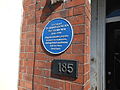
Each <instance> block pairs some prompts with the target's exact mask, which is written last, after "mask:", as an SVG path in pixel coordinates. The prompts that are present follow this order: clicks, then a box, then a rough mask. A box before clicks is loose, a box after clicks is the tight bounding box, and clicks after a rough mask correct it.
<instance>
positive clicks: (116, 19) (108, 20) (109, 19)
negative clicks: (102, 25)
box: [106, 16, 120, 23]
mask: <svg viewBox="0 0 120 90" xmlns="http://www.w3.org/2000/svg"><path fill="white" fill-rule="evenodd" d="M118 21H120V16H117V17H111V18H106V23H111V22H118Z"/></svg>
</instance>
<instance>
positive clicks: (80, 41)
mask: <svg viewBox="0 0 120 90" xmlns="http://www.w3.org/2000/svg"><path fill="white" fill-rule="evenodd" d="M84 40H85V35H84V34H80V35H74V38H73V43H78V44H84V42H85V41H84Z"/></svg>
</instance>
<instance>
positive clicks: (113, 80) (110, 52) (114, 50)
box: [106, 22, 120, 90]
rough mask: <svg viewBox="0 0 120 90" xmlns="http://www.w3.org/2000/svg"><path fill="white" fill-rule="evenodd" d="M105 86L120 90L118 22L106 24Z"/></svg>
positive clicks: (119, 31) (119, 34) (119, 37)
mask: <svg viewBox="0 0 120 90" xmlns="http://www.w3.org/2000/svg"><path fill="white" fill-rule="evenodd" d="M106 88H107V90H120V22H113V23H108V24H106Z"/></svg>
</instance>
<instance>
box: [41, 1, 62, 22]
mask: <svg viewBox="0 0 120 90" xmlns="http://www.w3.org/2000/svg"><path fill="white" fill-rule="evenodd" d="M61 4H62V2H57V3H55V4H51V0H46V4H45V6H44V8H43V10H42V15H41V17H40V22H44V21H46V19H47V18H48V17H49V16H50V15H51V14H52V12H54V11H55V9H57V8H58V7H59V6H60V5H61Z"/></svg>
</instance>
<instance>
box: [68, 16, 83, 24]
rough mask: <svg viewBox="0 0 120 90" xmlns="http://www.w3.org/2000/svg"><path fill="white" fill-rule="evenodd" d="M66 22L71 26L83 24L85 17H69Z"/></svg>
mask: <svg viewBox="0 0 120 90" xmlns="http://www.w3.org/2000/svg"><path fill="white" fill-rule="evenodd" d="M68 20H69V21H70V23H71V24H72V25H76V24H84V23H85V17H84V16H82V15H80V16H74V17H69V18H68Z"/></svg>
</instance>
